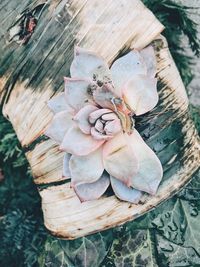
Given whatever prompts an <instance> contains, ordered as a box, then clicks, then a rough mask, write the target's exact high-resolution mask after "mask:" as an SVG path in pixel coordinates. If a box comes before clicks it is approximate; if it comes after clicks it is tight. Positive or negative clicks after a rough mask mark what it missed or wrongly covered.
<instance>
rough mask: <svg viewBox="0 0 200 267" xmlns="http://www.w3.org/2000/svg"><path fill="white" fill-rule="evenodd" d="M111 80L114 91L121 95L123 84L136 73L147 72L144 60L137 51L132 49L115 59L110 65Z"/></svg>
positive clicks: (144, 73)
mask: <svg viewBox="0 0 200 267" xmlns="http://www.w3.org/2000/svg"><path fill="white" fill-rule="evenodd" d="M111 74H112V81H113V84H114V87H115V92H116V94H118V95H121V89H122V88H123V86H124V84H125V83H126V82H127V81H128V80H130V79H133V78H134V76H135V75H137V74H143V75H146V74H147V68H146V65H145V62H144V60H143V58H142V56H141V55H140V53H139V52H138V51H134V50H132V51H131V52H129V53H128V54H126V55H125V56H123V57H120V58H119V59H117V60H116V61H115V62H114V63H113V65H112V67H111Z"/></svg>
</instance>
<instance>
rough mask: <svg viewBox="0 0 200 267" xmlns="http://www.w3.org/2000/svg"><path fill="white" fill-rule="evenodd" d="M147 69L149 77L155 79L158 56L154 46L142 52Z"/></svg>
mask: <svg viewBox="0 0 200 267" xmlns="http://www.w3.org/2000/svg"><path fill="white" fill-rule="evenodd" d="M140 54H141V56H142V58H143V59H144V62H145V64H146V67H147V75H148V76H150V77H151V78H154V77H155V75H156V70H157V69H156V65H157V63H156V56H155V52H154V49H153V46H152V45H149V46H147V47H145V48H144V49H142V50H141V51H140Z"/></svg>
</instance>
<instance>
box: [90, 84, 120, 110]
mask: <svg viewBox="0 0 200 267" xmlns="http://www.w3.org/2000/svg"><path fill="white" fill-rule="evenodd" d="M114 90H115V89H114V88H113V86H112V84H110V83H106V84H104V85H102V86H101V87H97V89H96V90H94V92H93V97H94V101H95V102H96V103H97V104H99V105H100V106H101V107H102V108H109V109H111V110H114V109H115V103H114V101H115V99H116V98H117V99H118V98H119V97H120V95H119V96H118V95H117V94H116V93H114Z"/></svg>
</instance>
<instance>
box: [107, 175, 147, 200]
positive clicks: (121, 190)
mask: <svg viewBox="0 0 200 267" xmlns="http://www.w3.org/2000/svg"><path fill="white" fill-rule="evenodd" d="M110 180H111V185H112V189H113V191H114V193H115V195H116V196H117V197H118V198H119V199H121V200H124V201H128V202H131V203H134V204H137V203H138V202H139V200H140V198H141V196H142V192H141V191H139V190H137V189H134V188H130V187H127V186H126V185H125V184H124V183H122V182H121V181H120V180H118V179H116V178H114V177H112V176H110Z"/></svg>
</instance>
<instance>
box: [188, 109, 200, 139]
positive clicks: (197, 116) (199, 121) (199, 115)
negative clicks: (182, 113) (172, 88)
mask: <svg viewBox="0 0 200 267" xmlns="http://www.w3.org/2000/svg"><path fill="white" fill-rule="evenodd" d="M190 114H191V117H192V119H193V121H194V124H195V126H196V129H197V131H198V133H199V135H200V107H195V106H193V105H190Z"/></svg>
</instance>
